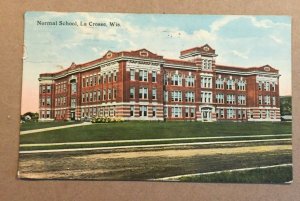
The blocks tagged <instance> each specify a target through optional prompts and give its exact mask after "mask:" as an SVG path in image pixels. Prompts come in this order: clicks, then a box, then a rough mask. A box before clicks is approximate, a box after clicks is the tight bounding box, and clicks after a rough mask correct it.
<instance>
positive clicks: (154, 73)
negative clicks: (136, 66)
mask: <svg viewBox="0 0 300 201" xmlns="http://www.w3.org/2000/svg"><path fill="white" fill-rule="evenodd" d="M152 82H156V72H155V71H152Z"/></svg>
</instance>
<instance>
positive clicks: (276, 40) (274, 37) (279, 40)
mask: <svg viewBox="0 0 300 201" xmlns="http://www.w3.org/2000/svg"><path fill="white" fill-rule="evenodd" d="M270 38H271V39H272V40H273V41H274V42H276V43H278V44H282V43H283V41H282V40H281V39H280V38H278V37H276V36H274V35H271V36H270Z"/></svg>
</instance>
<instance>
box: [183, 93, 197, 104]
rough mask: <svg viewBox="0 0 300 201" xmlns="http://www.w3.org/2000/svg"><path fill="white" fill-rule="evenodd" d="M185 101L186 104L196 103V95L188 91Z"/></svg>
mask: <svg viewBox="0 0 300 201" xmlns="http://www.w3.org/2000/svg"><path fill="white" fill-rule="evenodd" d="M185 101H186V102H192V103H193V102H195V93H194V92H191V91H188V92H186V93H185Z"/></svg>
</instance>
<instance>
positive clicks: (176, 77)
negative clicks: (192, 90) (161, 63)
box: [172, 74, 182, 86]
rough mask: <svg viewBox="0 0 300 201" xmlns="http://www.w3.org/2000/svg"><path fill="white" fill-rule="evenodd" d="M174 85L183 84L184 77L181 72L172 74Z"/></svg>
mask: <svg viewBox="0 0 300 201" xmlns="http://www.w3.org/2000/svg"><path fill="white" fill-rule="evenodd" d="M172 85H175V86H182V77H181V75H179V74H174V75H173V76H172Z"/></svg>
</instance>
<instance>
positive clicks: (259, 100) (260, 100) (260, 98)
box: [258, 95, 263, 105]
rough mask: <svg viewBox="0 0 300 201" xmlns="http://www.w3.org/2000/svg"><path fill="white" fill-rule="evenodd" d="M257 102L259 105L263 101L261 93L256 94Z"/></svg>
mask: <svg viewBox="0 0 300 201" xmlns="http://www.w3.org/2000/svg"><path fill="white" fill-rule="evenodd" d="M258 104H259V105H262V104H263V102H262V95H259V96H258Z"/></svg>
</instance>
